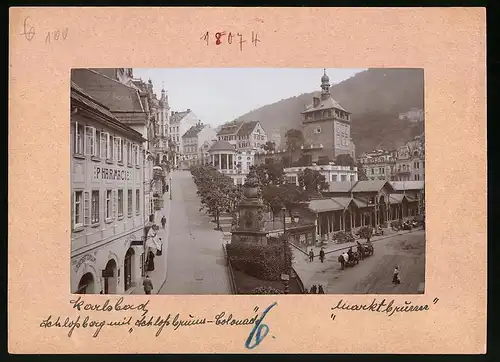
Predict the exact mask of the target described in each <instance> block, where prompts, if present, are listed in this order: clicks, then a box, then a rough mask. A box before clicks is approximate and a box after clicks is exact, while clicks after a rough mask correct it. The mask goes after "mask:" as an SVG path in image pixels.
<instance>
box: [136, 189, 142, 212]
mask: <svg viewBox="0 0 500 362" xmlns="http://www.w3.org/2000/svg"><path fill="white" fill-rule="evenodd" d="M140 195H141V193H140V191H139V189H137V190H135V213H136V214H137V215H139V212H140V209H141V201H140V200H141V196H140Z"/></svg>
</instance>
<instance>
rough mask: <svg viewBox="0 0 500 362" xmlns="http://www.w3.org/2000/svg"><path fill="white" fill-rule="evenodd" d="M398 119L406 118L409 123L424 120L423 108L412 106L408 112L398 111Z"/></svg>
mask: <svg viewBox="0 0 500 362" xmlns="http://www.w3.org/2000/svg"><path fill="white" fill-rule="evenodd" d="M398 118H399V119H400V120H408V121H410V122H411V123H419V122H423V121H424V110H423V109H421V108H412V109H410V110H409V111H408V112H404V113H399V114H398Z"/></svg>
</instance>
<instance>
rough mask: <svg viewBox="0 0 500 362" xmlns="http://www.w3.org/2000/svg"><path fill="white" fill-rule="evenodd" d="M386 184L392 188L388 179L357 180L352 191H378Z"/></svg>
mask: <svg viewBox="0 0 500 362" xmlns="http://www.w3.org/2000/svg"><path fill="white" fill-rule="evenodd" d="M386 185H388V186H389V187H390V188H391V189H393V187H392V185H391V184H390V183H389V181H385V180H368V181H358V182H357V183H356V185H354V187H353V188H352V192H379V191H380V190H382V188H383V187H384V186H386Z"/></svg>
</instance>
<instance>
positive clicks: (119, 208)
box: [118, 190, 123, 217]
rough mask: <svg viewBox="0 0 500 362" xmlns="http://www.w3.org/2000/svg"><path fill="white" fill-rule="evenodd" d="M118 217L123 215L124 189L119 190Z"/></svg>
mask: <svg viewBox="0 0 500 362" xmlns="http://www.w3.org/2000/svg"><path fill="white" fill-rule="evenodd" d="M118 217H123V190H118Z"/></svg>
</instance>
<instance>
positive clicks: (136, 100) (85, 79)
mask: <svg viewBox="0 0 500 362" xmlns="http://www.w3.org/2000/svg"><path fill="white" fill-rule="evenodd" d="M71 81H72V82H74V83H75V84H76V85H78V86H79V87H80V88H81V89H84V90H85V92H86V93H87V94H89V95H90V96H91V97H92V98H94V99H95V100H97V101H98V102H99V103H101V104H103V105H105V106H106V107H108V108H109V110H110V111H111V112H114V111H118V112H144V108H143V107H142V103H141V100H140V97H139V92H138V91H137V89H135V88H131V87H129V86H127V85H125V84H123V83H120V82H119V81H117V80H114V79H111V78H109V77H107V76H105V75H103V74H100V73H97V72H95V71H93V70H90V69H72V70H71Z"/></svg>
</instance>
